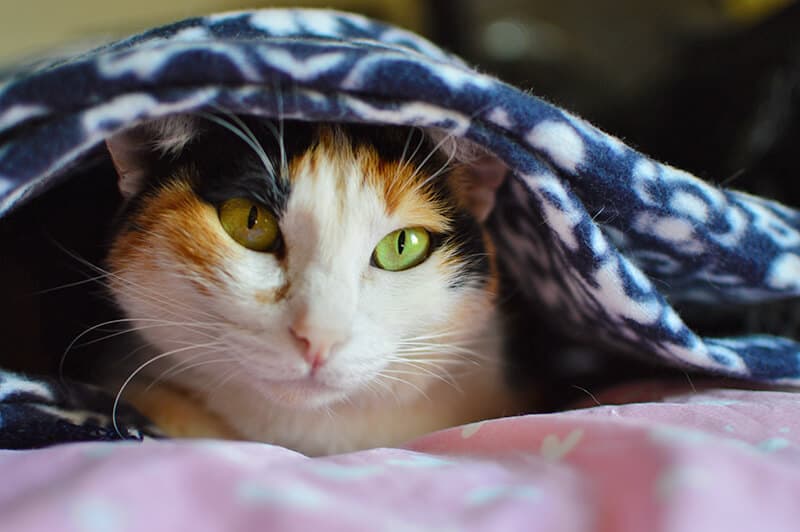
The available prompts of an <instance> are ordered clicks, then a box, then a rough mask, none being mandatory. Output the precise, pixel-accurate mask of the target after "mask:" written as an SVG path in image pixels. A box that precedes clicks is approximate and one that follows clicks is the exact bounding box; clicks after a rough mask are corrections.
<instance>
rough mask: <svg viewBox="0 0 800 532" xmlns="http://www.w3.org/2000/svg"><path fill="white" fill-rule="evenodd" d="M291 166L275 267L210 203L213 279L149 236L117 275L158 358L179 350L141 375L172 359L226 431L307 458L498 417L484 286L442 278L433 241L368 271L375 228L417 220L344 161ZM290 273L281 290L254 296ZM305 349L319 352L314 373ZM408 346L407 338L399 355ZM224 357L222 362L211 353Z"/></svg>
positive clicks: (496, 367) (507, 408)
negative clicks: (411, 259)
mask: <svg viewBox="0 0 800 532" xmlns="http://www.w3.org/2000/svg"><path fill="white" fill-rule="evenodd" d="M296 172H297V173H296V175H295V176H294V178H293V186H292V192H291V196H290V198H289V201H288V205H287V207H286V210H285V214H284V215H283V217H282V219H281V221H280V230H281V232H282V235H283V238H284V241H285V245H286V249H287V250H288V253H287V255H286V259H285V260H286V264H285V265H284V267H281V265H280V264H279V259H278V258H277V257H276V256H275V255H274V254H270V253H259V252H255V251H251V250H248V249H246V248H244V247H242V246H240V245H239V244H237V243H236V242H234V241H233V240H232V239H231V238H230V237H228V235H227V234H226V233H225V232H224V230H223V228H222V226H221V225H220V224H219V222H218V220H217V214H216V210H215V209H213V207H211V206H208V210H207V212H206V213H205V215H204V216H205V217H206V218H205V220H204V223H207V224H208V226H209V229H208V230H210V231H215V232H216V233H217V234H216V237H218V239H219V240H220V241H221V242H223V243H225V244H224V249H221V250H220V253H219V256H218V259H217V260H219V261H221V262H220V263H219V270H220V271H224V272H227V273H226V274H225V275H220V276H218V278H217V280H215V282H209V281H208V279H207V278H206V277H205V276H204V275H202V274H201V273H199V272H196V271H193V270H192V269H191V268H187V265H186V264H184V263H182V262H181V261H180V260H179V259H178V258H177V257H176V256H175V254H174V253H173V252H172V250H171V247H170V245H169V242H168V241H166V240H164V239H163V238H159V237H158V235H154V238H152V239H150V240H149V242H150V244H151V249H148V250H147V251H146V260H147V261H148V263H149V265H150V266H149V267H147V268H137V267H136V265H135V264H132V265H130V266H129V267H126V268H123V269H119V270H118V271H117V272H116V274H117V275H119V276H120V278H121V279H122V280H117V281H116V282H112V283H111V288H112V291H113V292H114V295H115V297H116V299H117V300H118V302H119V303H120V305H121V306H122V308H123V309H124V310H125V311H126V313H127V314H128V316H130V317H131V318H133V319H134V320H136V319H137V318H138V319H141V321H140V322H138V323H136V322H135V323H134V325H135V326H139V327H142V329H141V334H142V335H143V336H144V337H145V339H146V340H147V341H148V343H149V344H151V345H152V346H155V347H156V348H157V349H158V352H157V353H156V354H163V353H168V352H171V351H175V350H177V351H176V352H175V353H173V354H169V355H164V356H163V357H162V359H160V360H159V361H158V362H156V363H153V364H152V365H151V366H149V367H148V368H147V370H146V373H147V374H149V376H150V378H151V379H152V378H154V377H158V376H159V375H161V374H162V373H163V372H164V371H167V370H169V369H170V368H176V367H178V368H179V369H180V366H176V365H180V364H183V365H184V368H185V369H184V370H183V371H178V372H176V373H175V374H174V375H173V376H171V377H170V379H169V380H168V381H169V382H170V383H173V384H176V385H177V386H179V387H181V388H183V389H185V390H188V391H189V392H190V393H191V395H192V397H193V398H194V399H195V400H197V401H200V402H201V403H202V404H203V406H204V407H205V408H207V409H208V410H210V411H212V412H214V413H216V414H217V415H218V416H219V417H220V418H221V419H223V420H225V422H226V423H227V424H228V425H229V426H230V427H231V428H232V429H233V430H234V431H235V432H236V433H237V434H239V435H241V436H242V437H244V438H247V439H253V440H258V441H266V442H272V443H276V444H280V445H284V446H288V447H291V448H294V449H297V450H299V451H301V452H304V453H308V454H327V453H332V452H342V451H348V450H353V449H358V448H365V447H370V446H375V445H389V444H397V443H400V442H402V441H404V440H407V439H409V438H411V437H413V436H416V435H419V434H422V433H425V432H427V431H430V430H435V429H438V428H443V427H447V426H451V425H455V424H459V423H466V422H470V421H473V420H476V419H481V418H485V417H491V416H497V415H501V414H503V413H510V412H511V411H512V408H513V407H512V406H511V405H512V402H511V400H510V398H509V395H508V393H509V392H508V389H507V387H506V386H505V385H504V384H503V382H502V368H501V362H500V361H501V355H500V345H499V335H498V331H497V327H496V325H497V324H496V322H495V320H496V317H495V315H494V313H495V311H494V294H492V293H490V291H488V290H486V289H485V287H474V286H470V285H469V284H467V285H465V286H460V287H458V288H452V287H450V286H449V284H450V283H449V281H450V280H451V279H450V278H449V276H451V275H454V274H456V270H454V269H453V268H452V267H449V266H448V265H447V259H448V257H447V256H446V254H445V253H444V252H443V251H442V250H436V251H434V252H433V253H432V255H431V256H430V257H429V258H428V260H426V261H425V262H423V263H422V264H420V265H418V266H416V267H414V268H411V269H409V270H406V271H401V272H389V271H384V270H380V269H378V268H375V267H373V266H371V265H370V256H371V254H372V251H373V249H374V247H375V245H376V244H377V243H378V242H379V241H380V240H381V239H382V238H383V237H384V236H385V235H387V234H389V233H391V232H392V231H394V230H396V229H400V228H403V227H409V226H415V225H419V224H420V223H421V222H422V221H421V220H416V219H413V218H409V217H408V216H407V215H406V214H404V213H403V212H402V211H398V212H395V213H394V214H393V215H387V210H386V207H385V205H384V203H383V201H382V199H381V197H380V194H379V193H378V192H377V191H376V190H374V189H372V188H370V187H368V186H363V185H362V184H361V183H362V179H361V175H360V168H359V167H358V165H357V164H356V162H355V161H353V160H338V161H331V164H329V165H320V164H317V165H308V164H305V165H300V166H299V167H298V168H297V170H296ZM332 173H335V174H336V176H333V175H332ZM337 187H338V188H337ZM353 206H357V207H355V208H354V207H353ZM156 231H157V229H156ZM112 263H113V254H112ZM193 282H194V283H201V284H202V285H203V286H204V287H205V288H206V290H201V291H199V290H197V288H196V286H195V285H193ZM220 283H221V284H220ZM287 283H288V286H289V289H288V292H287V293H286V295H285V297H282V298H280V299H278V300H276V301H274V302H272V301H271V302H266V303H265V302H264V296H263V294H272V293H275V292H276V291H279V290H280V289H281V287H283V286H284V285H287ZM259 294H260V296H259ZM151 320H160V322H161V325H159V326H152V325H153V324H154V323H159V322H154V321H151ZM169 322H174V323H179V324H178V325H174V326H170V325H168V323H169ZM193 324H194V325H193ZM198 324H202V325H198ZM298 331H299V332H298ZM409 342H410V343H409ZM203 345H208V346H207V347H193V346H203ZM315 346H322V347H320V349H321V350H322V351H323V352H325V353H326V355H325V357H324V358H325V360H324V363H323V364H322V365H321V366H319V367H318V368H314V369H313V370H312V365H313V361H312V360H311V358H309V356H308V352H309V349H311V350H312V351H313V350H314V349H315ZM426 346H427V347H426ZM326 347H327V350H326V349H325V348H326ZM404 348H412V349H413V352H409V353H408V354H407V358H406V359H403V356H405V355H401V353H403V351H404ZM473 353H477V354H478V355H474V354H473ZM220 359H223V360H228V362H220V363H214V362H211V361H213V360H220ZM431 361H433V362H431ZM204 362H207V363H205V364H204ZM191 366H193V367H191Z"/></svg>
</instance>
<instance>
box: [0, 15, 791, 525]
mask: <svg viewBox="0 0 800 532" xmlns="http://www.w3.org/2000/svg"><path fill="white" fill-rule="evenodd" d="M3 76H4V77H3V78H2V79H1V80H0V216H3V215H5V214H8V213H10V212H12V211H13V210H14V209H16V208H18V207H20V206H21V205H23V204H25V203H27V202H30V201H35V199H36V197H37V196H38V195H40V194H41V193H43V192H44V191H46V190H47V189H50V188H52V187H53V186H55V185H56V184H58V183H60V182H63V181H64V180H66V179H69V178H70V177H71V176H74V175H76V174H77V173H78V170H79V169H80V168H81V165H83V164H87V161H89V162H90V161H91V158H90V157H89V156H90V155H91V154H93V153H96V152H97V151H98V150H99V149H101V145H102V142H103V140H104V139H105V138H106V137H107V136H108V135H110V134H112V133H114V132H116V131H118V130H120V129H121V128H124V127H126V126H130V125H131V124H133V123H135V122H137V121H141V120H145V119H148V118H154V117H160V116H165V115H169V114H173V113H190V112H200V111H204V112H214V111H216V110H220V109H224V110H226V111H229V112H233V113H241V114H255V115H264V116H273V117H274V116H282V117H286V118H293V119H301V120H326V121H331V120H336V121H351V122H368V123H380V124H402V125H413V126H420V127H435V128H440V129H442V130H444V131H446V132H447V133H448V134H449V135H452V136H453V137H464V138H467V139H470V140H471V141H473V142H476V143H478V144H480V145H482V146H485V147H486V149H488V150H489V151H490V152H492V153H494V154H495V155H496V156H497V157H499V158H500V159H502V160H503V161H504V162H505V163H506V164H507V166H508V168H509V173H508V176H507V179H506V181H505V183H504V185H503V186H502V188H501V189H500V190H499V191H498V195H497V201H496V208H495V211H494V213H493V215H492V218H491V220H490V223H489V225H490V227H489V228H490V230H491V231H492V233H493V236H494V239H495V241H496V244H497V249H498V257H499V260H500V262H501V265H502V267H503V270H504V272H506V273H507V275H508V276H509V277H510V279H511V282H513V283H514V284H515V285H516V286H517V287H519V291H520V293H521V294H522V295H523V296H524V297H525V298H526V299H527V300H528V302H529V304H530V305H531V306H532V307H536V308H538V309H540V310H542V311H543V312H542V313H543V314H545V315H551V316H558V317H559V323H560V325H561V326H562V327H563V329H564V330H565V331H570V332H572V334H576V335H579V336H583V337H590V338H592V339H593V341H596V342H597V343H598V344H601V345H605V346H607V347H609V348H613V349H615V350H619V351H625V352H631V353H636V354H638V355H639V356H644V357H649V358H651V359H653V360H661V361H664V362H666V363H669V364H674V365H678V366H682V367H689V368H693V369H695V370H696V371H700V372H708V373H713V374H718V375H727V376H733V377H738V378H743V379H751V380H758V381H766V382H770V383H782V384H786V385H796V384H798V383H800V363H799V359H798V352H799V351H800V350H798V344H797V342H796V341H795V340H794V339H790V338H782V337H775V336H767V335H752V334H751V335H748V334H746V333H745V331H742V335H741V336H736V337H728V338H712V337H702V336H700V335H698V334H696V333H695V332H694V331H693V330H691V328H689V327H688V326H687V325H686V324H685V323H684V322H683V321H682V319H681V317H680V316H679V314H678V313H677V312H676V311H675V310H674V308H673V306H672V304H675V303H677V302H687V301H689V302H694V303H700V304H705V305H707V306H708V308H709V309H710V311H711V312H713V311H714V309H715V308H723V307H724V308H726V309H729V308H730V307H731V306H732V305H735V304H739V303H742V304H744V303H747V304H752V303H758V302H766V301H770V300H774V299H778V298H788V297H794V296H796V295H797V294H798V291H800V215H799V214H798V212H797V211H795V210H793V209H790V208H787V207H784V206H781V205H779V204H777V203H775V202H772V201H767V200H764V199H760V198H757V197H752V196H748V195H746V194H742V193H739V192H735V191H731V190H725V189H722V188H719V187H715V186H712V185H709V184H707V183H705V182H703V181H701V180H699V179H697V178H695V177H693V176H692V175H689V174H688V173H686V172H684V171H681V170H679V169H676V168H673V167H670V166H668V165H665V164H662V163H659V162H657V161H654V160H652V159H650V158H648V157H647V156H645V155H643V154H641V153H638V152H637V151H635V150H633V149H631V148H630V147H628V146H626V145H625V144H624V143H623V142H621V141H620V140H618V139H616V138H614V137H613V136H611V135H608V134H606V133H604V132H602V131H599V130H598V129H596V128H594V127H593V126H592V125H590V124H588V123H586V122H585V121H583V120H581V119H580V118H578V117H576V116H574V115H572V114H570V113H568V112H566V111H564V110H562V109H559V108H558V107H555V106H553V105H551V104H549V103H547V102H545V101H542V100H540V99H538V98H536V97H534V96H532V95H530V94H528V93H526V92H523V91H521V90H519V89H517V88H514V87H511V86H509V85H506V84H504V83H502V82H501V81H499V80H497V79H494V78H492V77H490V76H487V75H485V74H482V73H480V72H478V71H476V70H473V69H471V68H469V67H468V66H467V65H465V64H464V63H463V62H462V61H461V60H459V59H458V58H456V57H453V56H452V55H450V54H448V53H446V52H443V51H442V50H440V49H438V48H437V47H435V46H434V45H432V44H431V43H429V42H428V41H426V40H424V39H422V38H420V37H417V36H415V35H413V34H410V33H408V32H406V31H403V30H400V29H397V28H394V27H391V26H387V25H384V24H381V23H378V22H374V21H371V20H368V19H366V18H363V17H360V16H356V15H348V14H342V13H337V12H331V11H317V10H264V11H253V12H237V13H226V14H221V15H214V16H209V17H203V18H194V19H189V20H185V21H182V22H178V23H175V24H172V25H169V26H166V27H162V28H157V29H154V30H152V31H148V32H145V33H143V34H141V35H136V36H134V37H131V38H128V39H124V40H121V41H118V42H114V43H111V44H108V45H106V46H103V47H100V48H97V49H94V50H91V51H88V52H85V53H81V54H76V55H72V56H69V57H59V58H50V59H46V60H42V61H40V62H37V63H33V64H28V65H26V66H23V67H19V68H16V69H10V70H7V71H5V72H4V73H3ZM0 223H1V221H0ZM5 310H7V309H5ZM531 319H534V318H531ZM84 392H85V393H84ZM754 393H755V392H754ZM787 401H789V400H787ZM752 402H753V403H755V402H756V401H755V400H754V399H753V401H752ZM787 404H788V403H787ZM792 404H794V403H792ZM779 405H784V403H780V402H779V403H776V408H778V407H779ZM781 407H782V406H781ZM787 411H788V410H787ZM109 414H110V409H109V408H108V401H107V398H103V396H101V395H100V394H96V393H94V392H91V391H86V389H84V388H82V387H80V386H76V385H70V384H67V383H56V382H49V381H46V380H42V379H37V378H33V377H25V376H20V375H15V374H12V373H9V372H2V373H0V446H2V447H7V448H8V447H11V448H23V447H38V446H42V445H46V444H50V443H57V442H63V441H75V440H87V439H109V438H114V437H124V438H133V439H141V438H142V437H143V436H144V435H145V434H147V433H148V432H149V430H148V428H147V426H146V421H144V420H141V419H136V418H135V415H134V417H131V418H130V419H126V418H124V417H123V418H120V419H119V421H118V426H116V427H112V424H111V421H110V419H109ZM549 419H551V418H548V421H542V423H551V421H549ZM569 422H570V421H563V423H569ZM557 423H562V421H558V422H557ZM582 426H583V425H582ZM588 426H589V425H586V427H588ZM537 430H538V429H537ZM570 430H572V429H570ZM582 430H584V431H585V432H586V433H587V434H588V432H587V431H589V429H588V428H584V429H582ZM603 430H605V429H603ZM626 430H627V429H626ZM631 430H633V429H631ZM558 434H559V435H558V438H561V437H565V436H564V435H561V433H558ZM581 434H583V433H581ZM761 436H764V437H767V435H766V434H760V435H759V436H758V437H761ZM770 437H771V436H770ZM776 437H777V436H776ZM545 439H546V438H545ZM542 441H544V440H542ZM548 441H553V440H548ZM537 445H538V444H537ZM631 445H633V444H631ZM648 445H650V444H648ZM601 447H602V445H601ZM586 448H587V449H589V448H590V447H589V446H586ZM632 448H635V446H634V447H632ZM100 449H103V448H102V447H88V448H86V449H82V448H73V449H64V450H54V451H51V452H52V453H54V455H53V456H56V455H58V456H61V455H59V453H64V454H63V456H65V457H66V456H74V457H75V458H74V459H75V460H76V461H80V460H86V459H87V458H86V456H87V455H85V454H82V453H84V450H86V452H89V454H92V453H94V452H98V453H100V454H102V452H105V451H102V452H101V451H100ZM154 449H157V450H158V452H159V453H164V455H165V456H166V455H167V454H168V453H169V452H170V449H171V447H170V446H169V445H166V444H165V446H163V447H156V448H154ZM235 449H236V450H235V452H236V453H238V452H242V453H249V452H251V450H252V449H261V448H256V447H253V448H251V447H247V446H244V447H240V448H239V447H237V448H235ZM422 449H423V450H424V449H426V448H424V447H423V448H422ZM115 452H116V451H115ZM119 452H120V453H132V454H131V458H133V457H134V456H135V453H137V452H138V451H136V450H133V449H131V448H122V449H121V450H120V451H119ZM232 452H233V451H232ZM255 452H262V451H255ZM732 452H733V451H732ZM737 452H740V451H737ZM70 453H73V454H70ZM654 453H655V454H658V453H660V451H659V452H655V451H654ZM10 456H12V455H4V460H5V461H6V463H8V460H10V459H11V458H10ZM13 456H14V458H13V462H14V463H17V464H18V465H17V466H15V467H19V468H20V470H21V471H24V470H26V468H29V467H31V466H30V463H29V460H32V459H27V458H25V456H24V455H20V456H17V455H13ZM268 456H270V455H269V454H268ZM275 456H277V457H284V458H286V459H289V458H290V457H291V455H289V454H285V453H284V454H280V453H278V454H277V455H275ZM386 456H387V457H389V456H393V455H392V454H391V453H389V454H388V455H386ZM398 456H400V458H398V459H401V460H402V459H409V460H413V456H415V455H407V454H404V453H400V454H399V455H398ZM576 456H577V455H576ZM403 457H405V458H403ZM284 458H281V460H283V459H284ZM291 459H297V458H296V457H295V458H291ZM389 459H390V458H387V460H389ZM620 459H622V455H620ZM265 460H267V461H269V460H271V458H270V459H269V460H268V459H265ZM357 460H358V459H356V461H357ZM76 463H77V462H76ZM26 464H27V465H26ZM334 465H335V463H334ZM4 467H5V466H4ZM754 467H755V466H754ZM512 469H513V468H512ZM567 476H569V475H567ZM37 478H38V477H37ZM87 482H90V480H89V481H87ZM119 486H120V489H123V487H122V484H120V485H119ZM475 487H476V489H478V488H479V487H480V486H477V485H476V486H475ZM484 488H485V489H486V490H488V491H486V492H485V493H484V495H481V496H478V495H475V497H477V499H478V500H483V499H486V500H487V501H489V502H492V504H495V503H497V501H495V500H494V499H495V498H496V496H495V495H493V493H495V492H492V491H491V490H492V489H494V488H492V487H491V486H488V485H487V486H484ZM498 489H499V490H500V491H499V492H497V493H500V494H504V493H505V495H502V497H506V496H507V495H508V496H509V497H510V500H511V501H516V500H517V499H518V498H517V497H516V495H514V493H517V492H514V491H513V490H512V491H511V492H509V493H510V495H509V493H506V492H504V491H503V490H504V489H505V488H503V487H502V483H501V487H500V488H498ZM731 489H732V488H731ZM254 493H256V494H255V495H253V497H255V499H257V500H261V499H265V500H269V499H270V498H271V497H272V495H269V494H266V495H264V494H259V493H260V492H259V491H258V489H255V492H254ZM478 493H482V492H478ZM519 493H522V494H523V495H524V494H525V493H528V492H526V491H525V490H522V491H521V492H519ZM538 493H541V491H540V490H532V491H530V493H529V495H530V497H531V498H533V499H536V498H538V497H540V495H537V494H538ZM5 497H6V499H5V501H7V500H8V495H6V496H5ZM287 497H290V498H291V496H290V495H287ZM521 497H522V499H525V497H528V495H524V496H521ZM300 498H301V499H302V497H300ZM312 498H313V497H312ZM467 499H469V497H467ZM467 499H465V500H467ZM465 500H462V501H461V502H464V501H465ZM443 504H444V503H443ZM447 504H451V502H448V503H447ZM498 504H499V503H498ZM554 511H555V510H554ZM604 512H605V510H604ZM134 513H135V512H132V514H131V515H133V514H134ZM603 515H605V513H603ZM20 529H22V528H20Z"/></svg>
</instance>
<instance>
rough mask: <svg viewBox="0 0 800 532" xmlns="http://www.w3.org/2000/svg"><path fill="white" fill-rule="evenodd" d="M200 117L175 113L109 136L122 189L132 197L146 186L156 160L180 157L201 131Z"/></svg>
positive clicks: (126, 197) (123, 194) (109, 148)
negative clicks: (182, 151) (198, 119)
mask: <svg viewBox="0 0 800 532" xmlns="http://www.w3.org/2000/svg"><path fill="white" fill-rule="evenodd" d="M198 131H199V127H198V125H197V121H196V119H194V118H192V117H189V116H174V117H168V118H163V119H159V120H153V121H150V122H145V123H143V124H138V125H136V126H133V127H131V128H128V129H125V130H122V131H120V132H118V133H115V134H114V135H112V136H111V137H109V138H107V139H106V147H107V148H108V152H109V153H110V154H111V160H112V161H113V162H114V168H116V170H117V177H118V181H117V182H118V185H119V191H120V193H121V194H122V197H123V198H125V199H126V200H127V199H130V198H131V197H132V196H134V195H136V194H137V193H139V192H140V191H141V190H142V188H144V185H145V183H146V182H147V178H148V176H150V175H151V173H152V171H153V168H154V166H155V164H156V163H157V162H158V161H159V160H160V159H162V158H164V157H173V158H174V157H176V156H177V155H178V154H179V153H180V152H181V150H183V149H184V148H185V147H186V145H187V144H189V143H190V142H191V141H192V139H194V138H195V137H196V136H197V135H198Z"/></svg>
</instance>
